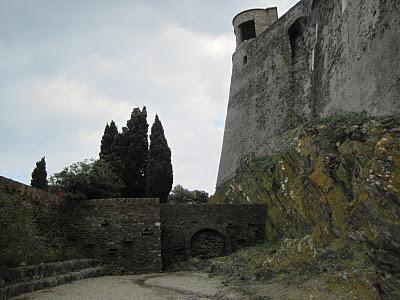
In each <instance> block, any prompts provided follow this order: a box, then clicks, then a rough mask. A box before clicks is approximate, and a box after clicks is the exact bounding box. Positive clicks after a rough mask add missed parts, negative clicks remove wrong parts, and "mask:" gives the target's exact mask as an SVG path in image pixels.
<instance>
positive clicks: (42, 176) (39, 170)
mask: <svg viewBox="0 0 400 300" xmlns="http://www.w3.org/2000/svg"><path fill="white" fill-rule="evenodd" d="M31 186H33V187H35V188H38V189H41V190H47V189H48V182H47V171H46V160H45V158H44V157H42V159H41V160H39V161H38V162H37V163H36V167H35V168H34V169H33V172H32V179H31Z"/></svg>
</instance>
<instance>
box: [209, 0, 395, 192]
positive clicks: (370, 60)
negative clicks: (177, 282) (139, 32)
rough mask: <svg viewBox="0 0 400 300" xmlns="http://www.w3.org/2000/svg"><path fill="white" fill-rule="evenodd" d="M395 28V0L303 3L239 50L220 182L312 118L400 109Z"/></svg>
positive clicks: (307, 0)
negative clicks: (250, 158)
mask: <svg viewBox="0 0 400 300" xmlns="http://www.w3.org/2000/svg"><path fill="white" fill-rule="evenodd" d="M398 32H400V2H399V1H397V0H367V1H365V0H354V1H345V0H332V1H327V0H303V1H300V2H299V3H298V4H297V5H295V6H294V7H293V8H292V9H291V10H289V11H288V12H287V13H286V14H285V15H283V16H282V17H281V18H280V19H279V20H278V21H277V22H275V23H274V24H272V25H271V26H270V27H269V28H268V29H267V30H266V31H264V32H263V33H262V34H260V35H259V36H258V37H257V38H256V39H253V40H250V41H247V42H246V43H244V44H243V45H242V46H241V47H238V49H237V51H236V52H235V53H234V55H233V58H232V64H233V66H232V79H231V87H230V96H229V104H228V111H227V117H226V122H225V133H224V141H223V147H222V153H221V160H220V166H219V172H218V179H217V187H218V186H220V185H221V184H222V183H224V182H225V181H226V180H227V179H229V178H231V177H232V176H233V175H234V174H235V171H236V169H237V168H238V167H239V166H240V162H241V160H242V159H244V158H245V157H246V156H263V155H269V154H274V153H276V152H278V151H282V150H284V149H285V148H286V147H287V146H288V144H287V141H285V140H284V138H282V135H283V134H284V133H285V132H287V131H288V130H290V129H293V128H295V127H297V126H299V125H301V124H303V123H305V122H307V121H309V120H312V119H315V118H320V117H327V116H331V115H334V114H337V113H340V112H367V113H368V114H369V115H376V116H380V115H393V114H396V113H398V112H400V101H399V97H400V43H399V38H398ZM244 57H246V59H244Z"/></svg>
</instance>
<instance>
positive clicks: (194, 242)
mask: <svg viewBox="0 0 400 300" xmlns="http://www.w3.org/2000/svg"><path fill="white" fill-rule="evenodd" d="M225 243H226V242H225V237H224V236H223V235H222V234H221V233H219V232H218V231H216V230H214V229H203V230H200V231H197V232H196V233H195V234H194V235H193V236H192V238H191V240H190V254H191V257H198V258H203V259H206V258H212V257H218V256H224V255H225V254H226V247H225Z"/></svg>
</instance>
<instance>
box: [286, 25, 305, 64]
mask: <svg viewBox="0 0 400 300" xmlns="http://www.w3.org/2000/svg"><path fill="white" fill-rule="evenodd" d="M307 23H308V20H307V17H301V18H298V19H297V20H296V21H295V22H294V23H293V24H292V25H291V26H290V27H289V29H288V35H289V40H290V48H291V50H292V58H293V59H295V58H296V56H298V55H299V54H300V53H301V50H302V49H304V48H305V44H304V37H303V33H304V30H305V28H306V26H307Z"/></svg>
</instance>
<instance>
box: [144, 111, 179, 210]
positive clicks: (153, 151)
mask: <svg viewBox="0 0 400 300" xmlns="http://www.w3.org/2000/svg"><path fill="white" fill-rule="evenodd" d="M172 181H173V174H172V164H171V149H170V148H169V147H168V143H167V139H166V138H165V135H164V129H163V127H162V124H161V122H160V120H159V118H158V116H157V115H156V118H155V121H154V123H153V126H152V127H151V134H150V149H149V161H148V165H147V179H146V196H147V197H156V198H159V199H160V202H161V203H165V202H167V199H168V195H169V192H170V191H171V188H172Z"/></svg>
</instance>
